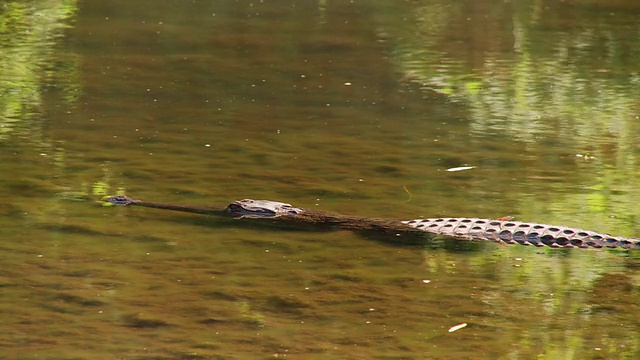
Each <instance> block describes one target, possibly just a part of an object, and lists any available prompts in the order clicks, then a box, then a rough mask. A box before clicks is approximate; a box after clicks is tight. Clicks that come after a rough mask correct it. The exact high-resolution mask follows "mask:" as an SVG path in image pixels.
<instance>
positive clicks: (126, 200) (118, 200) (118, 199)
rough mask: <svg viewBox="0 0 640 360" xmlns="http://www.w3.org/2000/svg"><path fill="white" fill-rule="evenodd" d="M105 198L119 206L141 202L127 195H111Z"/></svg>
mask: <svg viewBox="0 0 640 360" xmlns="http://www.w3.org/2000/svg"><path fill="white" fill-rule="evenodd" d="M103 200H104V201H106V202H108V203H111V204H114V205H118V206H127V205H129V204H133V203H135V202H139V200H134V199H132V198H130V197H128V196H126V195H116V196H109V197H105V198H103Z"/></svg>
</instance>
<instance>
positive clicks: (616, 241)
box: [402, 218, 640, 249]
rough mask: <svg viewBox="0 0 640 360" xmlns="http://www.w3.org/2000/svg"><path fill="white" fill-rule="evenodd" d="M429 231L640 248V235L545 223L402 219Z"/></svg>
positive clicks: (521, 241)
mask: <svg viewBox="0 0 640 360" xmlns="http://www.w3.org/2000/svg"><path fill="white" fill-rule="evenodd" d="M402 223H404V224H406V225H409V226H411V227H413V228H416V229H419V230H423V231H426V232H429V233H433V234H437V235H441V236H446V237H453V238H458V239H467V240H489V241H495V242H501V243H507V244H520V245H534V246H550V247H579V248H587V247H596V248H602V247H607V248H615V247H621V248H625V249H640V239H635V238H625V237H622V236H611V235H609V234H599V233H596V232H594V231H588V230H582V229H576V228H570V227H566V226H554V225H546V224H537V223H528V222H519V221H502V220H489V219H477V218H433V219H416V220H407V221H402Z"/></svg>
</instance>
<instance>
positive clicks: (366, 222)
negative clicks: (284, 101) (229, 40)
mask: <svg viewBox="0 0 640 360" xmlns="http://www.w3.org/2000/svg"><path fill="white" fill-rule="evenodd" d="M105 200H106V201H107V202H108V203H111V204H115V205H119V206H128V205H136V206H143V207H148V208H157V209H166V210H174V211H182V212H190V213H196V214H205V215H221V216H232V217H234V218H236V219H243V218H250V219H274V220H277V221H278V222H284V223H293V224H306V225H314V226H315V225H319V226H323V227H333V228H341V229H348V230H355V231H374V232H379V233H385V234H402V233H412V234H423V235H424V236H426V237H427V238H429V237H435V236H440V237H446V238H454V239H460V240H480V241H492V242H496V243H499V244H520V245H525V246H536V247H541V246H547V247H552V248H574V247H575V248H623V249H636V250H640V239H638V238H626V237H622V236H612V235H609V234H603V233H598V232H595V231H590V230H583V229H578V228H571V227H567V226H556V225H548V224H538V223H533V222H521V221H510V220H493V219H478V218H428V219H415V220H395V219H380V218H369V217H361V216H351V215H342V214H337V213H331V212H325V211H320V210H314V209H307V208H298V207H294V206H292V205H291V204H288V203H283V202H278V201H271V200H253V199H243V200H237V201H234V202H232V203H230V204H229V205H227V206H220V207H216V206H191V205H182V204H170V203H161V202H153V201H144V200H137V199H132V198H130V197H128V196H126V195H116V196H110V197H106V198H105Z"/></svg>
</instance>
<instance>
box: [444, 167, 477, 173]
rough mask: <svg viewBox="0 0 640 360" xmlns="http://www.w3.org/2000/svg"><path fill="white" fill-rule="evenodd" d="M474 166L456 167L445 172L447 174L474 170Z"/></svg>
mask: <svg viewBox="0 0 640 360" xmlns="http://www.w3.org/2000/svg"><path fill="white" fill-rule="evenodd" d="M475 168H476V166H458V167H452V168H449V169H447V171H449V172H454V171H464V170H471V169H475Z"/></svg>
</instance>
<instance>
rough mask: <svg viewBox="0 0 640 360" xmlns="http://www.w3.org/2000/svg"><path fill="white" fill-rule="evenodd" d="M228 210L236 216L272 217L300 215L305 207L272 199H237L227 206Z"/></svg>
mask: <svg viewBox="0 0 640 360" xmlns="http://www.w3.org/2000/svg"><path fill="white" fill-rule="evenodd" d="M225 211H226V212H228V213H230V214H233V215H234V217H236V218H239V219H241V218H272V217H277V216H282V215H298V214H302V213H303V212H304V210H303V209H300V208H296V207H293V206H291V204H287V203H282V202H278V201H271V200H252V199H244V200H237V201H234V202H232V203H231V204H229V206H227V208H226V210H225Z"/></svg>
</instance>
